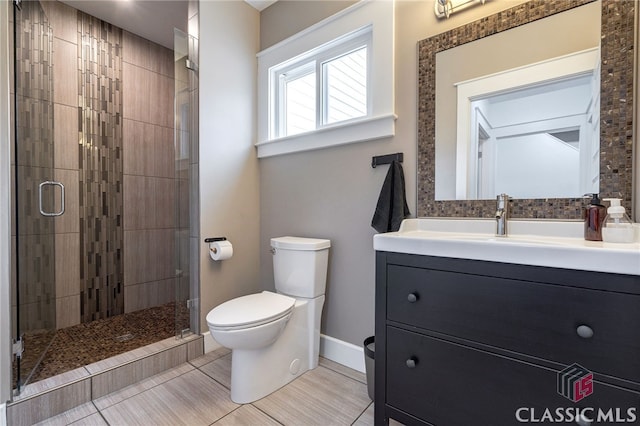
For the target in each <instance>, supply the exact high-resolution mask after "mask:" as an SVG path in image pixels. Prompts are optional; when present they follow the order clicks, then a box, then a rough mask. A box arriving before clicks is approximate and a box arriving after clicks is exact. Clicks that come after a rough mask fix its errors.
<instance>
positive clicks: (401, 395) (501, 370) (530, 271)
mask: <svg viewBox="0 0 640 426" xmlns="http://www.w3.org/2000/svg"><path fill="white" fill-rule="evenodd" d="M375 357H376V359H375V365H376V371H375V383H376V388H375V389H376V395H375V408H376V409H375V420H376V424H378V425H380V424H386V422H387V421H388V418H394V419H396V420H398V421H400V422H402V423H405V424H433V425H447V426H449V425H472V424H476V425H509V424H518V423H519V422H518V417H519V418H521V419H529V420H530V421H531V419H541V418H542V416H543V415H544V413H545V409H548V410H550V413H553V415H554V416H558V417H559V416H563V417H564V419H570V417H571V416H572V415H574V414H575V413H576V408H580V409H584V408H589V409H588V410H587V411H586V412H585V414H586V416H587V419H589V417H590V416H591V414H593V415H592V416H591V417H594V418H597V415H598V409H599V408H600V409H601V410H602V411H603V413H604V415H605V416H611V415H613V416H614V417H613V419H614V420H615V416H618V420H621V419H626V420H633V419H635V422H636V424H637V423H638V422H639V421H640V412H639V411H640V408H638V407H640V276H637V275H626V274H610V273H599V272H592V271H578V270H569V269H559V268H546V267H540V266H528V265H516V264H507V263H498V262H487V261H477V260H466V259H454V258H443V257H434V256H421V255H412V254H403V253H391V252H383V251H378V252H377V254H376V353H375ZM574 363H577V364H579V365H581V366H582V367H584V368H585V369H587V370H588V371H589V372H592V373H593V388H592V390H593V393H591V394H590V395H588V396H585V397H584V398H583V399H582V400H580V401H578V402H575V403H574V402H573V401H572V400H570V399H568V398H567V397H565V396H562V395H560V394H559V393H558V389H557V381H558V375H559V373H560V372H561V371H562V370H564V369H565V368H567V367H568V366H570V365H572V364H574ZM558 408H561V410H562V411H560V414H558V413H557V412H556V409H558ZM591 408H593V410H590V409H591ZM629 409H633V410H632V411H628V410H629ZM610 410H613V411H611V412H609V411H610ZM616 410H617V411H616ZM605 418H609V417H605ZM577 424H589V423H588V422H583V423H577Z"/></svg>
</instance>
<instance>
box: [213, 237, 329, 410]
mask: <svg viewBox="0 0 640 426" xmlns="http://www.w3.org/2000/svg"><path fill="white" fill-rule="evenodd" d="M330 246H331V241H329V240H324V239H317V238H300V237H279V238H272V239H271V253H272V254H273V273H274V281H275V287H276V293H274V292H271V291H263V292H262V293H257V294H250V295H248V296H242V297H238V298H236V299H232V300H229V301H228V302H225V303H223V304H221V305H219V306H217V307H215V308H214V309H213V310H211V312H209V313H208V314H207V324H208V325H209V331H210V332H211V336H212V337H213V338H214V339H215V340H216V341H217V342H218V343H219V344H221V345H222V346H225V347H227V348H229V349H231V400H232V401H233V402H235V403H238V404H247V403H250V402H253V401H256V400H258V399H260V398H263V397H265V396H267V395H269V394H270V393H272V392H273V391H275V390H277V389H279V388H280V387H282V386H284V385H286V384H287V383H289V382H290V381H291V380H293V379H295V378H296V377H298V376H300V375H301V374H302V373H304V372H305V371H307V370H311V369H314V368H316V367H317V366H318V352H319V348H320V317H321V315H322V305H323V304H324V292H325V288H326V282H327V264H328V259H329V247H330Z"/></svg>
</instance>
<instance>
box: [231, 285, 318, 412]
mask: <svg viewBox="0 0 640 426" xmlns="http://www.w3.org/2000/svg"><path fill="white" fill-rule="evenodd" d="M323 304H324V296H320V297H316V298H314V299H299V300H296V304H295V306H294V308H293V312H292V315H291V319H289V322H288V323H287V325H286V327H285V329H284V331H283V332H282V335H281V336H280V337H278V339H277V340H276V341H275V342H274V343H273V344H272V345H269V346H267V347H265V348H261V349H232V352H231V400H232V401H233V402H235V403H237V404H247V403H250V402H254V401H256V400H258V399H260V398H264V397H265V396H267V395H269V394H270V393H272V392H274V391H276V390H278V389H280V388H281V387H282V386H284V385H286V384H287V383H289V382H291V381H292V380H293V379H295V378H296V377H299V376H300V375H302V374H303V373H305V372H306V371H308V370H312V369H314V368H315V367H317V366H318V355H319V348H320V315H321V313H322V305H323Z"/></svg>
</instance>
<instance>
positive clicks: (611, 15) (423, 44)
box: [417, 0, 634, 219]
mask: <svg viewBox="0 0 640 426" xmlns="http://www.w3.org/2000/svg"><path fill="white" fill-rule="evenodd" d="M594 11H595V14H594ZM565 12H567V13H565ZM569 15H571V16H572V18H571V19H578V20H579V21H578V22H581V23H582V24H584V26H585V28H589V27H590V26H591V27H592V26H594V25H598V24H600V33H598V32H595V35H594V32H593V31H591V35H588V36H585V35H583V34H580V33H579V31H574V30H575V28H574V27H575V25H571V28H570V30H569V31H567V28H566V27H567V24H566V23H565V24H563V23H562V22H563V21H562V19H566V16H569ZM574 15H575V16H574ZM583 15H584V18H583V17H582V16H583ZM633 15H634V14H633V2H619V1H615V0H602V1H601V2H596V1H592V0H575V1H553V2H549V1H540V0H534V1H530V2H527V3H523V4H521V5H518V6H515V7H513V8H511V9H507V10H505V11H502V12H499V13H497V14H494V15H491V16H488V17H485V18H482V19H480V20H478V21H475V22H472V23H470V24H467V25H464V26H461V27H459V28H456V29H453V30H451V31H447V32H445V33H442V34H438V35H435V36H433V37H430V38H428V39H425V40H422V41H420V42H419V44H418V49H419V52H418V53H419V62H418V64H419V69H418V182H417V186H418V209H417V210H418V216H449V217H492V216H493V214H494V213H495V195H487V194H491V192H492V191H493V190H494V189H495V188H491V187H489V190H485V191H484V194H481V195H480V196H479V194H478V193H479V192H482V191H481V190H482V185H480V184H478V183H477V182H475V181H472V178H469V176H471V175H473V176H476V177H477V176H478V174H477V173H478V170H477V169H478V168H480V169H482V168H484V169H485V174H486V169H487V167H488V166H491V167H493V165H492V163H491V160H488V158H487V155H485V154H484V153H482V154H481V155H482V156H485V158H487V160H488V161H485V162H484V164H481V163H480V162H477V163H476V162H475V159H474V158H475V157H473V156H474V155H475V156H477V155H478V153H477V151H476V152H473V149H474V148H473V146H472V145H469V146H470V147H471V148H470V149H469V151H471V152H472V156H471V157H468V158H472V159H471V160H469V159H466V160H464V159H463V161H460V157H465V156H468V155H469V154H468V153H466V152H464V151H463V152H464V153H463V154H462V155H461V154H460V152H461V149H460V148H459V144H460V141H459V140H458V138H457V137H456V131H458V128H460V124H459V123H458V122H457V121H456V119H457V116H456V105H457V104H459V103H460V100H459V99H457V98H456V90H458V86H457V85H456V86H455V87H454V84H452V83H455V84H466V83H469V81H471V83H474V82H475V81H476V80H478V79H479V78H480V77H486V76H489V77H491V76H495V75H496V74H498V75H500V73H501V72H504V69H520V68H523V67H522V64H523V62H522V61H524V59H516V62H515V65H512V66H506V67H504V68H503V69H502V68H496V67H497V66H498V64H497V63H498V62H500V60H497V59H496V55H497V53H496V52H498V51H500V52H502V51H503V50H508V46H509V43H511V46H512V48H514V49H515V50H513V51H512V53H509V52H506V54H507V55H508V56H511V57H514V56H517V55H524V54H527V55H529V56H531V55H532V56H531V58H532V59H530V62H534V63H540V62H544V60H545V59H548V58H549V57H553V58H554V59H557V58H560V57H563V58H564V57H566V56H571V55H574V54H575V53H574V51H575V50H577V51H579V52H582V51H587V50H590V51H591V55H593V51H594V49H597V47H598V46H597V45H598V44H599V45H600V46H599V53H598V52H597V51H596V53H595V54H596V55H598V54H599V56H600V61H597V60H596V61H594V62H596V64H592V65H591V68H592V71H593V69H595V70H596V71H595V75H596V77H597V76H598V75H599V81H596V82H595V83H596V85H595V87H596V89H595V90H596V91H597V92H596V93H595V94H593V95H594V96H592V98H593V99H599V102H600V108H599V109H600V111H599V112H600V114H599V120H598V119H597V118H596V119H595V120H594V124H595V125H596V126H595V128H592V131H593V132H595V134H594V136H592V137H591V138H592V139H593V140H594V141H593V142H591V143H592V145H594V146H593V152H592V154H593V155H594V158H595V160H594V162H595V163H596V164H595V166H594V167H592V171H591V173H592V174H593V173H595V175H594V176H592V180H593V181H595V184H593V185H592V186H591V187H589V186H588V185H587V184H580V186H577V187H575V188H573V189H569V190H568V192H566V194H573V193H576V192H578V194H575V196H574V198H571V196H569V195H566V196H568V197H569V198H558V197H561V196H565V195H558V194H559V193H557V192H555V193H554V191H552V190H545V189H542V190H541V191H542V192H541V191H540V190H538V188H542V185H538V184H534V185H530V187H531V188H529V189H527V190H525V188H524V186H523V187H522V191H519V190H520V187H519V186H513V185H514V183H513V182H514V179H510V180H509V181H510V184H511V189H510V190H508V191H505V192H507V193H509V192H512V193H513V194H514V196H513V198H514V199H513V201H512V203H511V204H512V214H511V216H512V217H514V218H553V219H580V218H581V215H582V208H583V205H584V200H583V198H582V197H581V194H580V192H581V191H582V189H584V188H589V189H590V191H589V192H591V191H592V190H596V191H597V188H598V187H599V192H600V193H601V194H602V196H603V197H619V198H622V199H623V200H624V204H625V206H627V208H629V209H630V208H631V207H632V204H631V194H632V189H631V185H632V144H633V140H632V124H633V66H634V59H633V34H634V16H633ZM582 21H584V22H582ZM529 23H533V25H526V24H529ZM545 26H546V27H545ZM536 27H539V29H537V30H535V29H534V28H536ZM554 28H555V29H558V28H559V29H560V30H559V31H557V30H554ZM536 31H538V32H539V33H536ZM554 31H555V33H554ZM517 33H520V35H519V36H517V37H516V35H517ZM541 34H549V36H550V37H551V39H552V40H556V41H557V42H556V43H553V47H550V43H549V42H548V41H547V42H542V43H541V44H540V47H535V46H532V43H533V42H535V41H537V40H538V39H539V38H540V37H542V35H541ZM563 34H569V35H567V36H565V35H563ZM494 36H495V37H494ZM492 37H493V38H494V39H495V38H499V37H502V38H503V39H505V40H507V42H506V43H507V44H506V46H507V47H506V48H504V46H505V44H503V47H502V48H501V47H495V45H494V47H488V48H487V49H486V50H482V49H481V48H479V47H478V46H482V45H487V46H491V44H488V43H489V42H490V41H491V40H492ZM518 37H519V38H518ZM527 37H528V40H529V42H527ZM571 37H574V38H575V39H576V40H577V42H576V41H575V40H574V41H573V43H574V44H575V43H577V46H578V47H575V46H574V47H571V48H570V49H571V50H567V49H569V47H567V48H565V47H562V44H563V43H564V42H565V41H566V40H564V39H565V38H571ZM517 40H519V41H517ZM491 42H492V43H493V41H491ZM598 42H600V43H598ZM580 43H582V44H580ZM594 45H595V46H594ZM498 46H499V45H498ZM465 49H466V52H465ZM563 49H564V50H563ZM518 50H519V51H522V52H524V53H522V54H520V53H519V52H518ZM458 51H460V53H458ZM478 52H479V53H478ZM472 53H475V54H477V55H479V56H480V57H482V58H486V59H484V60H474V59H473V57H472ZM483 55H484V56H483ZM536 55H538V56H536ZM539 55H547V56H546V58H545V57H544V56H542V57H541V56H539ZM456 56H457V57H458V59H457V60H458V61H459V62H458V63H459V65H458V67H455V66H454V67H453V68H454V69H458V68H460V69H462V71H460V72H458V73H457V77H456V76H453V77H451V76H447V77H449V80H448V84H447V85H446V86H447V90H448V92H447V90H445V91H444V94H443V93H441V92H442V90H441V88H440V87H439V86H438V85H442V84H441V83H440V81H439V80H442V78H439V77H441V76H442V72H440V73H438V69H442V68H441V67H442V66H445V67H446V68H447V69H448V70H451V69H452V65H451V63H453V64H455V63H456V62H455V60H456ZM443 57H444V58H445V59H447V57H448V59H447V60H448V61H449V62H446V61H444V62H443V60H442V58H443ZM452 58H453V59H452ZM460 58H462V59H460ZM452 60H453V61H454V62H451V61H452ZM517 60H519V61H520V63H518V62H517ZM527 60H529V59H527ZM460 61H461V62H460ZM439 62H440V64H439ZM597 62H600V63H601V67H600V68H597V66H598V64H597ZM507 63H508V61H507ZM442 64H445V65H442ZM500 66H501V65H500ZM476 68H477V70H476ZM561 68H566V67H564V66H563V67H561ZM574 74H575V75H582V76H584V75H586V74H588V73H582V74H581V73H580V72H576V73H574ZM593 74H594V73H593V72H592V75H593ZM461 76H462V77H461ZM469 76H471V78H469ZM452 78H453V79H456V78H457V80H456V81H453V82H452V80H451V79H452ZM518 78H521V77H518ZM504 79H505V78H504V76H503V75H502V76H499V78H498V79H497V80H498V81H504ZM562 80H565V79H563V78H555V80H554V82H555V83H558V81H562ZM445 81H447V79H446V78H445ZM567 81H568V80H567ZM581 81H582V82H583V83H584V82H585V79H582V80H581ZM597 83H599V88H597ZM474 84H475V83H474ZM563 84H564V86H563V90H569V89H568V88H567V87H568V86H571V87H574V86H576V85H577V84H578V83H577V80H576V81H574V82H573V83H567V82H566V81H565V82H564V83H563ZM522 86H524V84H523V85H522ZM533 86H535V85H530V87H529V89H531V87H533ZM474 90H475V89H474ZM571 90H573V89H571ZM497 92H498V93H500V91H499V90H498V91H497ZM529 92H531V90H529ZM598 92H599V97H598ZM529 94H531V93H529ZM452 98H453V99H452ZM476 98H477V97H476ZM512 98H513V96H509V95H507V96H503V97H502V98H500V99H501V100H505V99H507V100H509V99H512ZM447 105H449V106H451V105H452V106H453V107H449V111H447V109H446V106H447ZM505 105H509V104H508V103H506V104H505ZM503 108H504V106H503ZM476 109H477V108H476ZM451 110H453V117H451ZM511 110H512V111H515V109H513V108H512V109H511ZM443 111H444V113H443ZM597 112H598V111H596V113H597ZM482 115H483V114H477V116H478V117H480V118H482V119H483V120H484V117H482ZM515 115H516V114H513V113H511V114H509V116H515ZM596 117H597V115H596ZM443 120H446V121H443ZM472 122H473V123H474V125H477V120H476V121H472ZM443 123H444V124H443ZM451 123H453V124H451ZM558 123H560V124H558ZM483 124H484V122H483ZM447 126H448V127H447ZM452 126H453V127H452ZM554 126H555V127H554ZM598 126H599V128H598ZM548 127H549V129H548V131H546V132H544V133H545V134H544V137H545V138H546V142H545V143H547V144H551V143H552V141H556V140H559V143H557V144H555V145H554V146H556V147H557V146H558V145H561V149H563V150H564V152H565V154H567V155H573V156H574V157H575V155H574V154H573V153H572V152H569V151H572V149H571V148H572V146H575V145H576V139H577V138H578V139H579V138H580V137H582V135H580V134H579V132H577V131H576V130H577V129H580V131H582V132H583V133H584V129H585V127H584V126H583V127H580V126H579V125H570V124H566V123H564V122H562V121H558V120H557V119H556V121H554V122H553V124H552V125H551V124H550V125H549V126H548ZM452 128H453V130H451V129H452ZM462 128H464V126H462ZM442 129H444V131H443V130H442ZM594 129H595V130H594ZM466 131H468V130H466ZM527 131H528V132H529V133H532V132H531V131H529V130H527ZM447 132H448V133H447ZM522 132H523V133H526V132H525V131H522ZM451 133H453V137H452V136H451ZM478 133H479V137H480V138H482V137H484V136H487V135H486V134H485V133H482V132H480V131H479V132H478ZM598 133H599V141H598ZM451 139H453V143H452V144H449V145H446V146H445V147H444V148H443V143H444V142H447V141H448V140H449V141H450V140H451ZM505 140H507V139H505ZM527 140H528V139H527ZM598 142H599V144H598ZM447 143H448V142H447ZM537 143H538V142H537ZM509 144H510V145H509V146H511V147H514V146H518V147H524V146H526V144H525V138H514V139H510V142H509ZM487 146H489V145H488V144H487ZM539 146H540V145H533V148H532V145H529V149H530V150H531V149H533V150H532V151H531V152H536V151H541V150H540V149H538V148H539ZM549 146H551V145H549ZM475 149H476V150H477V145H476V148H475ZM520 149H521V148H518V150H520ZM556 149H559V148H556ZM447 150H449V152H448V153H447V152H446V151H447ZM513 150H514V149H513V148H511V151H513ZM456 151H458V152H457V154H456ZM487 152H491V151H487ZM506 152H507V151H505V153H506ZM519 152H522V151H519ZM558 152H559V151H558ZM456 155H457V156H458V158H457V160H456ZM504 155H505V154H503V156H502V157H501V158H505V157H504ZM598 157H599V158H598ZM452 158H453V160H452ZM513 158H517V157H513ZM567 158H568V157H567ZM556 159H557V156H556ZM465 161H466V162H465ZM498 161H500V160H498ZM543 161H544V160H543ZM563 161H565V160H563ZM563 161H561V162H560V163H557V164H558V165H560V164H565V163H563ZM456 162H457V163H459V164H462V167H458V168H460V170H456ZM548 163H550V161H549V162H548ZM541 164H542V163H541ZM546 166H548V167H551V169H548V171H549V170H552V169H554V167H552V166H551V165H550V164H546ZM598 166H599V167H598ZM555 168H556V169H557V166H556V167H555ZM567 168H568V167H567ZM503 169H506V168H505V167H503ZM511 169H512V170H513V169H514V167H513V166H511ZM515 169H516V171H515V173H516V175H517V174H518V173H519V172H518V169H520V170H522V168H518V167H516V168H515ZM574 169H575V167H574ZM598 169H599V171H598ZM443 170H444V173H443V172H442V171H443ZM532 170H533V171H534V172H535V167H533V168H532ZM593 170H595V171H593ZM470 171H471V173H470ZM548 171H547V173H548ZM520 174H521V175H522V174H523V173H520ZM543 174H546V173H545V172H543V171H542V169H541V172H540V175H541V176H542V175H543ZM574 174H575V173H574ZM473 176H472V177H473ZM571 176H573V175H571ZM461 177H462V178H461ZM598 177H599V179H598ZM461 179H467V181H466V182H465V183H464V184H461ZM469 179H471V180H469ZM528 180H531V179H528ZM598 180H599V183H598ZM456 181H457V184H456ZM456 186H457V188H456ZM442 188H445V190H444V191H443V190H442ZM461 188H462V189H461ZM576 188H580V189H576ZM554 190H555V188H554ZM536 191H537V192H536ZM519 192H520V194H521V195H519V194H518V193H519ZM585 192H587V191H585ZM510 195H511V194H510ZM529 197H531V198H529ZM484 198H486V199H484Z"/></svg>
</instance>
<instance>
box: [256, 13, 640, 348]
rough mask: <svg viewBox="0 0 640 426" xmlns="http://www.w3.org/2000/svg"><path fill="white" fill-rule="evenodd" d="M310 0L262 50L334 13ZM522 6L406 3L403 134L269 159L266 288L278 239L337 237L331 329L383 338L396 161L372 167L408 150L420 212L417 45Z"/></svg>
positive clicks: (400, 64)
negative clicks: (378, 214)
mask: <svg viewBox="0 0 640 426" xmlns="http://www.w3.org/2000/svg"><path fill="white" fill-rule="evenodd" d="M307 3H308V2H305V1H286V2H278V3H275V4H274V5H273V6H271V7H269V8H267V9H266V10H265V11H263V13H262V16H261V36H262V47H263V48H266V47H268V46H269V45H270V43H273V42H276V41H279V40H281V39H283V38H285V37H287V36H289V35H292V34H294V33H295V32H296V31H298V30H300V25H299V23H300V22H302V18H301V17H300V16H301V15H302V16H304V22H305V23H307V24H312V23H314V22H317V21H319V20H321V19H323V18H325V17H326V16H327V15H326V14H322V13H321V12H322V11H321V10H317V9H314V8H306V7H304V5H306V4H307ZM328 3H334V4H333V6H334V7H335V8H336V9H338V7H337V6H340V5H343V6H347V5H348V4H350V3H346V2H344V3H337V2H328ZM518 3H522V1H521V0H514V1H509V2H488V3H487V4H485V5H483V6H476V7H473V8H471V9H468V10H466V11H463V12H461V13H458V14H454V15H452V16H451V18H449V19H445V20H441V21H439V20H437V19H436V18H435V16H434V13H433V1H397V2H396V17H395V20H396V22H395V27H396V30H395V31H396V32H395V38H396V39H395V47H396V50H395V55H396V57H395V64H396V65H395V70H396V87H395V89H396V111H395V112H396V114H397V115H398V120H397V122H396V135H395V137H393V138H389V139H385V140H379V141H373V142H363V143H358V144H353V145H347V146H341V147H337V148H328V149H322V150H318V151H311V152H303V153H296V154H290V155H284V156H279V157H271V158H265V159H261V160H260V182H261V193H260V200H261V210H260V221H261V227H260V245H261V252H260V254H261V270H260V275H261V278H262V282H263V286H264V287H265V288H266V289H272V288H273V277H272V266H271V255H270V254H268V252H267V249H268V247H269V238H271V237H275V236H280V235H296V236H312V237H322V238H330V239H331V241H332V248H331V256H330V271H329V277H328V283H327V286H328V287H327V299H326V302H325V308H324V312H323V320H322V333H324V334H326V335H329V336H332V337H335V338H337V339H340V340H344V341H347V342H350V343H353V344H356V345H360V344H361V342H362V340H363V339H364V338H365V337H367V336H368V335H371V334H373V329H374V298H375V294H374V250H373V247H372V246H373V241H372V237H373V235H374V234H375V231H374V230H373V229H372V228H371V227H370V222H371V216H372V215H373V212H374V209H375V205H376V201H377V197H378V193H379V191H380V187H381V185H382V182H383V180H384V176H385V174H386V171H387V166H382V167H379V168H376V169H372V168H371V166H370V162H371V156H373V155H380V154H387V153H393V152H404V155H405V160H404V164H403V166H404V171H405V178H406V184H407V198H408V203H409V207H410V209H411V212H412V213H414V214H415V205H416V98H417V72H416V67H417V65H416V57H417V54H416V43H417V42H418V41H419V40H422V39H424V38H427V37H430V36H432V35H434V34H439V33H441V32H444V31H447V30H449V29H452V28H455V27H458V26H460V25H463V24H466V23H468V22H471V21H474V20H476V19H479V18H480V17H482V16H487V15H491V14H493V13H496V12H498V11H500V10H502V9H506V8H509V7H512V6H515V5H516V4H518ZM301 7H304V12H301V9H300V8H301ZM312 13H317V14H316V15H314V17H315V19H312V18H311V17H310V15H311V14H312ZM300 14H301V15H300ZM276 15H277V16H276ZM268 41H269V42H268ZM636 180H637V179H636ZM637 192H638V191H637ZM637 192H636V193H637Z"/></svg>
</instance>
